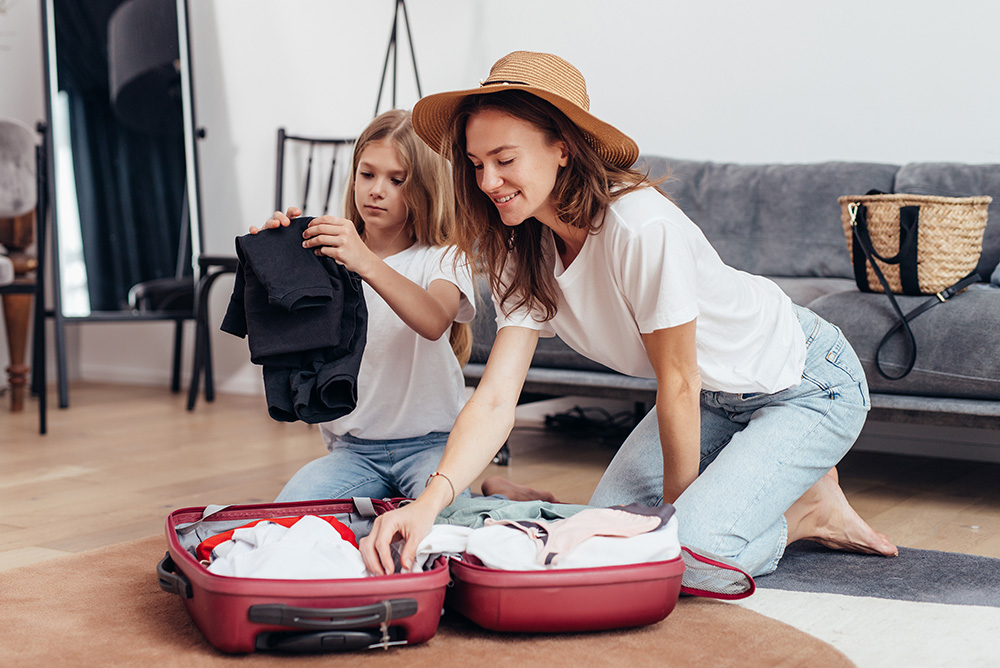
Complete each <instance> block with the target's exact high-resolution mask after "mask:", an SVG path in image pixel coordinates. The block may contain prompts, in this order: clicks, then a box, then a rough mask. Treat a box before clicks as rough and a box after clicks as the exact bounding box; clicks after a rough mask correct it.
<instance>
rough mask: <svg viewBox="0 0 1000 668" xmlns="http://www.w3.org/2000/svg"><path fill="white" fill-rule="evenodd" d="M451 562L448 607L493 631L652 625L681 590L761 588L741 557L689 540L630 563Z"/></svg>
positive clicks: (732, 595)
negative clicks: (673, 552) (670, 552)
mask: <svg viewBox="0 0 1000 668" xmlns="http://www.w3.org/2000/svg"><path fill="white" fill-rule="evenodd" d="M449 568H450V570H451V578H452V585H453V586H452V588H451V589H450V590H449V591H448V598H447V600H446V605H447V606H448V608H449V609H453V610H455V611H457V612H459V613H461V614H462V615H464V616H465V617H467V618H469V619H470V620H472V621H473V622H475V623H476V624H478V625H479V626H482V627H483V628H487V629H491V630H493V631H525V632H558V631H598V630H606V629H618V628H627V627H632V626H644V625H647V624H655V623H656V622H659V621H661V620H663V619H665V618H666V617H667V615H669V614H670V613H671V612H672V611H673V609H674V606H675V605H676V604H677V599H678V597H679V595H680V594H681V593H684V594H689V595H694V596H706V597H710V598H721V599H730V600H731V599H739V598H745V597H747V596H750V595H751V594H752V593H753V592H754V588H755V584H754V581H753V578H752V577H750V575H748V574H747V573H745V572H744V571H743V570H741V569H740V568H739V566H737V565H736V564H734V563H732V562H729V561H727V560H723V559H721V558H719V557H715V556H714V555H710V554H707V553H703V552H699V551H696V550H692V549H690V548H687V547H682V548H681V556H679V557H677V558H676V559H671V560H669V561H657V562H649V563H640V564H631V565H626V566H607V567H602V568H579V569H552V570H545V571H507V570H497V569H492V568H487V567H485V566H483V565H482V563H481V562H480V561H479V560H478V559H476V557H470V556H469V555H463V556H462V559H451V560H450V561H449ZM687 576H690V577H687ZM685 581H688V583H687V584H685Z"/></svg>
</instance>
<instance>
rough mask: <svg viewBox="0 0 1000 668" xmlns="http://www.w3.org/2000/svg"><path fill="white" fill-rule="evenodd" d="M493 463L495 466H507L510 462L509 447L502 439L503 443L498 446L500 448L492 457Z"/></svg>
mask: <svg viewBox="0 0 1000 668" xmlns="http://www.w3.org/2000/svg"><path fill="white" fill-rule="evenodd" d="M493 463H494V464H496V465H497V466H507V465H508V464H510V448H508V447H507V441H504V443H503V445H501V446H500V450H499V451H497V454H496V456H494V457H493Z"/></svg>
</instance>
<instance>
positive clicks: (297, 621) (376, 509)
mask: <svg viewBox="0 0 1000 668" xmlns="http://www.w3.org/2000/svg"><path fill="white" fill-rule="evenodd" d="M394 505H395V504H394V503H393V502H386V501H380V500H374V499H373V500H370V501H369V500H368V499H364V500H362V499H357V500H354V501H351V500H339V501H306V502H296V503H281V504H275V503H272V504H259V505H243V506H229V507H226V508H224V509H221V510H218V511H216V512H211V513H210V514H206V508H204V507H201V508H183V509H180V510H175V511H174V512H172V513H171V514H170V515H169V516H168V517H167V522H166V534H167V543H168V547H169V551H168V552H167V555H166V556H165V557H164V558H163V561H161V562H160V565H159V568H158V571H159V576H160V586H161V587H162V588H163V589H164V590H165V591H168V592H171V593H175V594H179V595H180V596H181V597H182V598H183V599H184V606H185V607H186V608H187V611H188V613H189V614H190V615H191V618H192V619H193V620H194V623H195V625H197V627H198V628H199V629H200V630H201V632H202V633H203V634H204V635H205V638H206V639H208V641H209V642H210V643H211V644H212V645H214V646H215V647H217V648H218V649H220V650H222V651H224V652H232V653H245V652H253V651H255V650H282V651H299V652H303V651H308V652H317V651H318V652H326V651H338V650H349V649H361V648H370V647H388V646H390V645H402V644H416V643H421V642H425V641H427V640H428V639H430V638H431V637H432V636H433V635H434V634H435V633H436V632H437V627H438V621H439V620H440V618H441V610H442V607H443V604H444V596H445V588H446V587H447V585H448V581H449V575H448V566H447V563H446V561H445V560H444V559H441V560H439V561H438V562H436V563H435V564H434V566H433V568H431V569H430V570H427V571H424V572H422V573H412V574H398V575H387V576H379V577H370V578H358V579H332V580H273V579H256V578H239V577H227V576H222V575H216V574H214V573H211V572H209V571H208V569H207V568H206V567H205V566H203V565H202V564H201V563H199V562H198V560H197V559H196V558H195V556H194V547H195V546H196V545H197V543H198V542H200V541H201V540H203V539H204V538H205V537H207V536H209V535H212V534H213V533H220V532H222V531H225V530H228V529H232V528H235V527H236V526H240V525H243V524H246V523H247V522H250V521H253V520H257V519H262V518H277V517H295V516H299V515H319V516H329V515H335V516H337V517H338V519H340V518H341V517H342V516H343V518H344V519H342V520H341V521H344V522H345V523H346V524H349V525H352V526H366V527H367V523H370V520H371V519H373V517H374V516H375V515H379V514H381V513H384V512H386V511H388V510H391V509H392V508H393V507H394Z"/></svg>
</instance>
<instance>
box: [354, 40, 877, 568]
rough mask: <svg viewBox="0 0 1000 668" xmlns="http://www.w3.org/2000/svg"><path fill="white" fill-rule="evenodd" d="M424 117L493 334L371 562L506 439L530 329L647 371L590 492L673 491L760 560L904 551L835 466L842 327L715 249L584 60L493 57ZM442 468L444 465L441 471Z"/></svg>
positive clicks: (846, 401) (733, 547)
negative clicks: (654, 175) (450, 183)
mask: <svg viewBox="0 0 1000 668" xmlns="http://www.w3.org/2000/svg"><path fill="white" fill-rule="evenodd" d="M413 119H414V127H415V129H416V131H417V133H418V134H419V135H420V136H421V138H422V139H424V141H426V142H427V143H428V145H429V146H431V147H432V148H434V149H435V150H438V151H440V152H442V153H443V154H444V155H446V156H448V157H449V158H450V159H451V162H452V175H453V180H454V183H455V194H456V202H457V206H458V210H459V211H461V212H462V213H463V216H464V218H463V221H462V224H461V225H460V226H459V227H458V229H457V230H456V232H457V236H456V238H457V244H458V245H459V247H460V248H462V249H463V250H465V251H466V252H468V253H470V254H471V255H472V256H473V257H475V258H476V259H477V260H478V261H479V262H481V263H482V265H483V266H485V268H486V271H487V273H488V276H489V280H490V285H491V288H492V292H493V299H494V302H495V303H496V304H497V313H498V326H499V328H500V329H499V331H498V333H497V336H496V341H495V342H494V345H493V350H492V352H491V354H490V357H489V361H488V362H487V365H486V370H485V372H484V374H483V379H482V382H481V383H480V385H479V386H478V388H477V389H476V392H475V394H473V396H472V398H471V399H470V400H469V402H468V403H467V404H466V406H465V408H464V409H463V410H462V413H461V415H460V416H459V418H458V420H457V422H456V423H455V426H454V428H453V430H452V434H451V438H450V439H449V441H448V447H447V448H446V450H445V454H444V456H443V457H442V459H441V463H440V464H439V471H440V473H441V475H440V476H436V477H435V478H434V479H433V480H432V481H431V482H430V483H429V485H428V487H427V489H426V490H425V491H424V493H423V494H421V495H420V497H419V498H418V499H416V500H415V501H414V502H413V503H411V504H409V505H408V506H405V507H404V508H401V509H399V510H396V511H393V512H391V513H387V514H386V515H383V516H381V517H380V518H379V519H378V520H377V521H376V523H375V527H374V529H373V531H372V533H371V534H370V535H369V536H368V537H367V538H366V539H365V540H364V541H363V542H362V545H361V550H362V555H363V556H364V558H365V561H366V563H367V565H368V568H369V570H371V571H372V572H373V573H383V572H386V571H388V570H389V569H391V568H392V559H391V556H390V552H389V543H390V541H391V540H392V539H393V538H394V537H395V536H396V535H400V536H402V537H403V538H404V539H405V540H406V545H405V547H404V550H403V553H402V560H403V564H404V566H406V567H408V566H409V565H410V564H411V563H412V558H413V554H414V552H415V550H416V546H417V543H418V542H419V541H420V539H421V538H422V537H423V536H424V535H426V533H427V532H428V531H429V529H430V527H431V525H432V523H433V521H434V518H435V517H436V515H437V513H438V512H439V511H440V510H441V508H443V507H444V506H445V505H447V504H448V503H449V499H450V497H451V493H450V491H449V489H448V484H447V483H449V482H450V483H452V484H454V485H456V486H464V485H466V484H468V483H469V482H470V481H471V480H473V479H474V478H475V477H476V476H477V475H478V474H479V472H480V471H481V470H482V469H483V468H484V467H485V465H486V464H487V463H488V462H489V461H490V458H491V457H492V456H493V454H494V453H495V452H496V451H497V449H498V448H499V447H500V444H501V443H503V441H504V439H505V438H506V436H507V433H508V432H509V431H510V427H511V424H512V423H513V411H514V406H515V405H516V400H517V395H518V392H519V391H520V387H521V384H522V383H523V381H524V378H525V375H526V373H527V370H528V366H529V364H530V363H531V357H532V353H533V351H534V349H535V345H536V342H537V341H538V337H539V335H552V334H553V333H555V334H558V335H559V336H560V337H561V338H562V339H563V340H564V341H565V342H566V343H568V344H569V345H570V346H572V347H573V348H575V349H576V350H577V351H579V352H580V353H581V354H583V355H586V356H588V357H590V358H591V359H594V360H596V361H598V362H601V363H602V364H604V365H606V366H609V367H611V368H613V369H616V370H618V371H620V372H622V373H626V374H630V375H634V376H642V377H647V378H655V379H656V382H657V399H656V406H655V408H654V409H653V410H652V411H651V412H650V413H649V415H647V416H646V418H645V419H644V420H643V421H642V422H641V423H640V424H639V425H638V426H637V427H636V429H635V431H634V432H633V433H632V434H631V436H629V438H628V439H627V440H626V442H625V443H624V444H623V445H622V447H621V449H620V450H619V452H618V454H617V455H616V456H615V459H614V460H613V461H612V463H611V464H610V466H609V468H608V470H607V471H606V472H605V474H604V477H603V478H602V479H601V482H600V483H599V485H598V487H597V490H596V491H595V493H594V496H593V497H592V499H591V501H590V504H591V505H595V506H608V505H612V504H618V503H631V502H638V503H643V504H646V505H658V504H660V503H662V502H669V503H672V504H673V505H674V506H675V507H676V511H677V517H678V520H679V528H680V539H681V543H682V544H685V545H688V546H690V547H694V548H700V549H702V550H705V551H708V552H711V553H713V554H717V555H721V556H723V557H728V558H731V559H733V560H735V561H736V562H737V563H739V564H740V565H741V566H742V567H743V568H744V569H745V570H746V571H748V572H750V573H751V574H753V575H762V574H766V573H769V572H771V571H773V570H774V568H775V567H776V566H777V563H778V561H779V560H780V558H781V556H782V553H783V551H784V548H785V545H787V544H788V543H791V542H794V541H796V540H800V539H809V540H816V541H820V542H822V543H824V544H825V545H828V546H830V547H834V548H839V549H846V550H854V551H861V552H870V553H875V554H882V555H894V554H896V548H895V546H894V545H893V544H892V543H890V542H889V540H888V539H887V538H886V537H885V536H883V535H881V534H878V533H877V532H875V531H874V530H872V528H871V527H869V526H868V525H867V524H866V523H865V522H864V521H863V520H862V519H861V518H860V517H859V516H858V515H857V513H855V512H854V510H853V509H852V508H851V507H850V505H849V504H848V502H847V499H846V498H845V497H844V494H843V492H842V491H841V489H840V486H839V484H838V481H837V479H836V472H835V469H833V467H834V465H835V464H836V463H837V462H838V461H839V460H840V458H841V457H842V456H843V455H844V454H845V453H846V452H847V451H848V449H849V448H850V447H851V445H852V444H853V442H854V440H855V438H856V437H857V435H858V433H859V432H860V431H861V427H862V425H863V424H864V421H865V417H866V415H867V411H868V409H869V400H868V390H867V384H866V382H865V377H864V372H863V370H862V368H861V364H860V362H859V361H858V359H857V357H856V355H855V354H854V352H853V350H852V349H851V347H850V345H849V344H848V343H847V342H846V341H845V340H844V337H843V335H842V334H841V333H840V330H838V329H837V328H836V327H834V326H833V325H831V324H829V323H827V322H825V321H823V320H822V319H820V318H819V317H818V316H816V314H814V313H812V312H811V311H809V310H807V309H804V308H800V307H797V306H795V305H793V304H792V302H791V301H790V300H789V299H788V297H786V296H785V295H784V294H783V293H782V292H781V290H780V289H779V288H778V287H777V286H776V285H775V284H774V283H772V282H771V281H768V280H767V279H764V278H762V277H759V276H752V275H750V274H746V273H745V272H740V271H736V270H734V269H732V268H731V267H729V266H727V265H725V264H723V262H722V261H721V259H720V258H719V256H718V254H717V253H716V252H715V250H714V249H713V248H712V247H711V245H710V244H709V242H708V241H707V239H706V238H705V237H704V235H703V234H702V233H701V231H700V230H699V229H698V228H697V227H696V226H695V225H694V223H692V222H691V221H690V220H689V219H688V218H687V216H685V215H684V213H683V212H682V211H680V209H678V208H677V207H676V206H675V205H674V204H673V203H672V202H670V201H669V200H668V199H667V198H666V197H664V196H663V195H662V194H661V193H660V192H659V191H657V190H656V189H655V188H653V187H652V185H653V184H651V183H650V182H649V181H648V180H647V179H646V178H645V175H643V174H641V173H639V172H636V171H634V170H632V169H631V168H630V167H631V165H632V164H633V163H634V162H635V160H636V159H637V157H638V153H639V151H638V147H637V146H636V144H635V142H633V141H632V140H631V139H630V138H629V137H627V136H626V135H625V134H623V133H622V132H620V131H619V130H617V129H616V128H614V127H612V126H611V125H608V124H607V123H604V122H603V121H601V120H599V119H597V118H595V117H594V116H593V115H591V114H590V113H589V98H588V96H587V91H586V83H585V82H584V79H583V76H582V75H581V74H580V73H579V71H577V70H576V69H575V68H574V67H573V66H572V65H570V64H569V63H567V62H566V61H565V60H562V59H561V58H558V57H556V56H553V55H550V54H540V53H527V52H515V53H512V54H509V55H508V56H505V57H504V58H501V59H500V60H499V61H498V62H497V63H496V64H495V65H494V66H493V68H492V70H491V71H490V76H489V78H488V79H487V80H486V81H484V82H483V83H482V84H481V85H480V86H479V87H478V88H474V89H470V90H465V91H458V92H450V93H440V94H436V95H431V96H429V97H426V98H424V99H422V100H420V101H419V102H418V103H417V105H416V106H415V107H414V111H413ZM441 478H445V479H441Z"/></svg>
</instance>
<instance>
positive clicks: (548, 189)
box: [465, 109, 569, 226]
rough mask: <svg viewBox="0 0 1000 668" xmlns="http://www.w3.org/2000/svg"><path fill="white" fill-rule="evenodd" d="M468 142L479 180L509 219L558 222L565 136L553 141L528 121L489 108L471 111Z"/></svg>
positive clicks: (566, 157)
mask: <svg viewBox="0 0 1000 668" xmlns="http://www.w3.org/2000/svg"><path fill="white" fill-rule="evenodd" d="M465 144H466V151H467V152H468V157H469V160H470V161H472V165H473V167H474V168H475V170H476V183H477V184H478V185H479V189H480V190H482V191H483V192H484V193H486V195H488V196H489V198H490V199H491V200H493V204H494V205H495V206H496V207H497V211H499V212H500V219H501V220H502V221H503V224H504V225H508V226H514V225H520V224H521V223H523V222H524V221H525V220H527V219H528V218H536V219H538V220H539V221H540V222H542V223H544V224H546V225H550V226H551V225H554V224H555V222H556V220H557V219H556V213H555V206H554V205H553V204H552V201H551V194H552V188H553V187H554V186H555V183H556V175H557V174H558V173H559V169H560V168H561V167H565V166H566V164H567V162H568V161H569V152H568V150H567V147H566V144H565V142H562V141H556V142H550V141H549V138H548V136H546V134H545V133H544V132H543V131H542V130H540V129H539V128H538V127H536V126H535V125H534V124H532V123H529V122H528V121H525V120H523V119H520V118H516V117H514V116H511V115H510V114H507V113H504V112H503V111H500V110H497V109H483V110H482V111H478V112H476V113H475V114H473V115H472V116H470V117H469V120H468V122H467V123H466V125H465Z"/></svg>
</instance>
